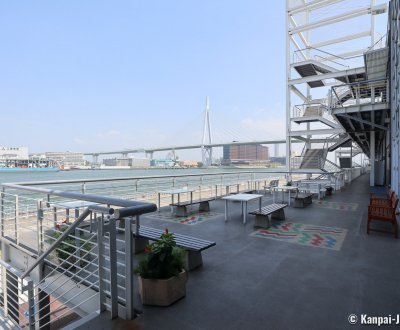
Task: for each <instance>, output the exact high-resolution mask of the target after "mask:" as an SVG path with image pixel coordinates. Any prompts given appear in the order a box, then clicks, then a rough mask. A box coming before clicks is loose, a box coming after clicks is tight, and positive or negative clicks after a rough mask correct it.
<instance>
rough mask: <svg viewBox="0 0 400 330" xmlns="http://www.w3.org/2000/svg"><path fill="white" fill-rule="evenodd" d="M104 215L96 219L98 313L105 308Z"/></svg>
mask: <svg viewBox="0 0 400 330" xmlns="http://www.w3.org/2000/svg"><path fill="white" fill-rule="evenodd" d="M103 234H104V215H103V214H102V215H101V217H99V218H98V220H97V259H98V272H99V310H100V313H101V312H104V311H106V310H107V308H106V305H105V303H106V294H105V286H104V280H105V279H106V276H105V274H106V271H105V270H104V267H105V257H104V256H105V248H104V236H103Z"/></svg>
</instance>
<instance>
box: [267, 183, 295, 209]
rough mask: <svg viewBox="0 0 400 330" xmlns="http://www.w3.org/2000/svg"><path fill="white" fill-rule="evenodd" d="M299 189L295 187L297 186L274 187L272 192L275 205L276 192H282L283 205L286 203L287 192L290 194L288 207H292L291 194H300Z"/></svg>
mask: <svg viewBox="0 0 400 330" xmlns="http://www.w3.org/2000/svg"><path fill="white" fill-rule="evenodd" d="M298 190H299V189H298V188H297V187H295V186H278V187H273V188H272V191H273V194H272V201H273V203H275V191H282V203H283V202H284V200H285V192H288V193H289V201H288V205H289V206H290V193H291V192H292V191H293V192H296V193H297V192H298Z"/></svg>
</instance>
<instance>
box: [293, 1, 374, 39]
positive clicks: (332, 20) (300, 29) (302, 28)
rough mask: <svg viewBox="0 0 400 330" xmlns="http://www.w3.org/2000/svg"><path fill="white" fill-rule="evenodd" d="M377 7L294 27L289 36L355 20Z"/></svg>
mask: <svg viewBox="0 0 400 330" xmlns="http://www.w3.org/2000/svg"><path fill="white" fill-rule="evenodd" d="M377 7H379V6H376V7H374V8H371V7H364V8H359V9H355V10H351V11H349V12H347V13H342V14H339V15H335V16H332V17H329V18H325V19H322V20H319V21H316V22H313V23H309V24H304V25H301V26H298V27H295V28H293V29H289V34H296V33H300V32H303V31H307V30H312V29H316V28H319V27H321V26H325V25H330V24H333V23H338V22H341V21H345V20H348V19H351V18H355V17H358V16H363V15H368V14H371V13H372V12H374V11H377V10H379V8H377Z"/></svg>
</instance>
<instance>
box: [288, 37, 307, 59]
mask: <svg viewBox="0 0 400 330" xmlns="http://www.w3.org/2000/svg"><path fill="white" fill-rule="evenodd" d="M290 40H291V41H292V42H293V45H295V46H296V48H297V49H298V52H299V53H300V54H301V56H303V58H304V60H305V61H306V60H307V59H308V57H307V55H306V54H304V52H303V50H304V48H302V47H300V45H299V44H298V43H297V41H296V39H295V38H293V36H290ZM293 60H294V59H293Z"/></svg>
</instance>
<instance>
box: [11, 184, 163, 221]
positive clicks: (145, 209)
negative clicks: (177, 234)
mask: <svg viewBox="0 0 400 330" xmlns="http://www.w3.org/2000/svg"><path fill="white" fill-rule="evenodd" d="M3 186H4V187H8V188H12V189H20V190H28V191H33V192H38V193H43V194H46V195H54V196H58V197H65V198H72V199H77V200H81V201H86V202H93V203H99V204H106V205H114V206H122V207H124V208H126V209H129V210H131V211H132V210H133V209H132V207H135V208H134V212H133V213H134V214H129V213H130V212H129V211H126V210H124V209H119V212H120V213H121V212H124V214H125V216H135V215H140V214H143V213H149V212H154V211H156V210H157V206H156V205H155V204H152V203H144V202H138V201H132V200H127V199H121V198H115V197H105V196H99V195H92V194H80V193H74V192H68V191H61V190H52V189H45V188H34V187H29V186H21V185H18V184H13V183H5V184H3ZM89 209H93V210H99V209H101V210H102V211H103V212H104V213H108V214H114V211H115V210H114V209H113V208H108V207H107V208H101V207H99V206H96V205H93V206H89Z"/></svg>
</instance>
